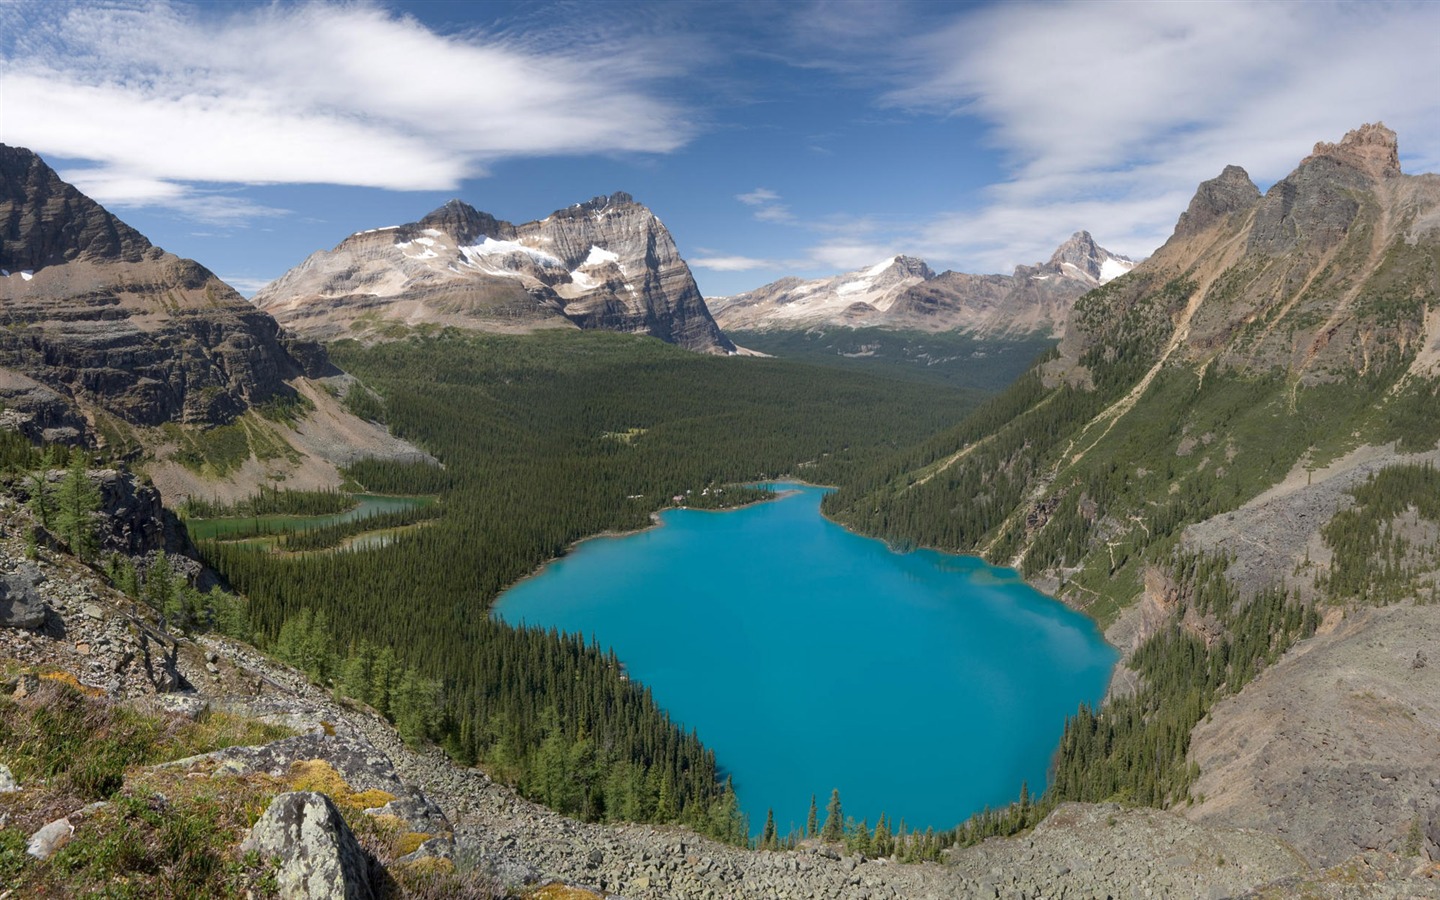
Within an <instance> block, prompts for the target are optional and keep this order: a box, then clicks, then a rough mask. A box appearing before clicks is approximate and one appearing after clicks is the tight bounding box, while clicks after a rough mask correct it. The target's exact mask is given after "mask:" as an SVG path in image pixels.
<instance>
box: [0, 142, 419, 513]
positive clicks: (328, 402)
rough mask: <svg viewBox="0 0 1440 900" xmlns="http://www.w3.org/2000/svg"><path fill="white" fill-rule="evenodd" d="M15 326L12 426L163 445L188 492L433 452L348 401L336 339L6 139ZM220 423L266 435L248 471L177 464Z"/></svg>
mask: <svg viewBox="0 0 1440 900" xmlns="http://www.w3.org/2000/svg"><path fill="white" fill-rule="evenodd" d="M0 325H3V326H4V327H3V328H0V428H5V429H7V430H12V431H18V432H21V433H23V434H25V435H26V436H27V437H29V438H31V439H32V440H47V441H52V442H65V443H80V444H85V445H92V446H93V445H96V444H104V445H109V446H110V449H111V451H112V452H113V453H122V452H133V451H135V450H137V449H138V450H139V451H141V452H148V453H149V454H150V455H151V457H152V459H151V461H150V468H151V469H152V474H153V476H154V477H155V479H156V480H157V481H159V482H163V484H164V486H165V488H166V493H167V495H169V496H170V497H171V498H172V499H173V500H177V501H178V500H179V499H181V498H182V497H184V496H185V495H187V494H191V493H202V494H204V495H206V496H231V495H238V496H245V495H248V494H249V493H250V492H252V491H253V490H254V489H255V487H256V486H257V485H259V484H263V483H273V482H274V481H277V480H281V479H284V480H287V481H288V482H289V484H290V485H291V486H293V487H297V488H307V487H308V488H320V487H334V486H336V485H338V484H339V483H340V476H339V474H338V472H337V471H336V467H337V466H338V465H343V464H345V463H348V462H351V461H353V459H354V458H356V457H357V456H359V455H369V456H377V457H387V458H398V459H429V457H428V456H427V455H426V454H424V453H422V452H420V451H419V450H417V449H416V448H414V447H413V446H411V445H409V444H407V443H405V442H403V441H399V440H397V439H395V438H393V437H391V436H390V435H389V434H388V432H386V430H385V429H384V428H383V427H381V426H378V425H375V424H373V423H367V422H362V421H360V420H359V419H357V418H356V417H354V416H353V415H350V414H349V413H348V412H346V411H345V410H344V408H343V406H342V405H341V404H340V402H339V401H338V400H337V399H336V397H335V396H334V395H335V394H341V393H343V390H344V389H345V388H347V387H348V383H349V382H350V381H353V379H348V378H347V377H346V376H344V375H343V373H341V372H340V371H339V370H338V369H336V368H335V367H334V366H333V365H332V364H331V363H330V361H329V359H328V358H327V356H326V354H325V351H324V350H323V349H322V348H321V347H319V346H318V345H315V344H311V343H308V342H306V341H301V340H297V339H295V338H294V337H292V336H290V335H288V334H287V333H285V332H284V331H283V330H282V329H281V328H280V326H279V324H278V323H277V322H276V321H275V320H274V319H273V318H271V317H270V316H269V315H267V314H265V313H264V312H261V311H260V310H257V309H255V308H254V307H253V306H252V305H251V304H250V303H249V302H247V301H246V300H245V298H244V297H242V296H240V294H239V293H237V292H236V291H235V290H234V289H233V288H231V287H230V286H229V285H227V284H225V283H224V282H223V281H221V280H220V279H219V278H217V277H215V275H214V274H212V273H211V272H210V271H209V270H208V269H206V268H204V267H203V266H201V265H200V264H198V263H196V262H194V261H192V260H188V259H181V258H179V257H177V256H175V255H174V254H171V253H167V252H165V251H164V250H161V249H160V248H159V247H156V246H154V245H152V244H151V243H150V241H149V240H147V239H146V238H145V236H144V235H142V234H140V233H139V232H138V231H136V230H135V229H133V228H131V227H130V226H128V225H126V224H125V223H124V222H122V221H120V220H119V219H118V218H116V217H115V216H113V215H112V214H110V213H109V212H108V211H106V210H105V209H104V208H103V207H102V206H100V205H99V204H98V203H96V202H95V201H93V200H91V199H90V198H89V197H86V196H85V195H84V194H82V193H81V192H80V191H78V190H76V189H75V188H74V187H73V186H71V185H69V184H66V183H65V182H64V181H63V180H62V179H61V178H60V176H59V175H58V174H56V172H55V171H54V170H53V169H51V168H50V167H49V166H48V165H46V164H45V162H44V161H43V160H41V159H40V157H38V156H36V155H35V154H34V153H32V152H30V151H29V150H25V149H23V148H19V147H7V146H4V145H0ZM322 383H323V384H328V385H329V386H330V388H332V389H326V388H325V387H322V386H321V385H322ZM275 410H280V411H282V413H283V414H281V415H274V414H271V415H269V416H266V415H261V414H260V413H261V411H270V412H272V413H273V412H274V411H275ZM242 420H243V422H242ZM177 426H179V427H180V430H179V431H177V430H175V429H176V427H177ZM216 426H234V427H237V428H243V429H244V431H245V433H246V434H247V435H248V436H251V437H254V438H255V441H253V442H252V453H251V458H250V459H249V460H247V461H246V462H245V463H243V464H242V465H241V466H240V467H239V469H238V471H235V472H231V473H228V477H223V475H222V477H219V478H218V479H217V473H215V472H209V473H204V472H197V471H195V470H194V467H193V466H190V467H187V466H185V465H183V464H181V463H180V462H177V461H176V460H175V458H174V457H175V455H176V453H177V451H178V450H179V449H180V447H179V446H178V445H177V443H176V440H177V435H182V434H187V433H188V434H191V435H193V434H197V433H203V432H205V431H206V430H207V429H210V428H213V427H216ZM186 429H189V430H188V431H186ZM317 431H324V432H326V433H327V434H329V435H330V437H323V436H320V435H317ZM201 440H202V442H203V440H204V439H203V438H202V439H201ZM256 443H258V444H261V445H264V447H263V448H262V449H256V448H255V444H256ZM217 480H218V482H219V483H218V484H217Z"/></svg>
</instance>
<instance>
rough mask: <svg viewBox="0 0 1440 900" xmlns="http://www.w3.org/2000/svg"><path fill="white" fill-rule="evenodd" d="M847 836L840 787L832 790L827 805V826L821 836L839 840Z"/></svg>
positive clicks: (828, 839)
mask: <svg viewBox="0 0 1440 900" xmlns="http://www.w3.org/2000/svg"><path fill="white" fill-rule="evenodd" d="M844 836H845V816H844V813H842V812H841V810H840V789H839V788H833V789H832V790H831V791H830V802H829V803H827V804H826V805H825V828H824V829H823V830H821V832H820V837H822V838H824V839H825V840H827V841H838V840H840V839H841V838H843V837H844Z"/></svg>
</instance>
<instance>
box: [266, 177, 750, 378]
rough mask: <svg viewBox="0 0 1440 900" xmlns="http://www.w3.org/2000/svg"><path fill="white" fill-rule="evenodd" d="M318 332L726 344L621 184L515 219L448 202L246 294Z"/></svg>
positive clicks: (362, 235) (652, 222)
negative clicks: (422, 328) (616, 335)
mask: <svg viewBox="0 0 1440 900" xmlns="http://www.w3.org/2000/svg"><path fill="white" fill-rule="evenodd" d="M254 303H255V304H256V305H257V306H259V307H260V308H262V309H265V310H267V311H269V312H271V313H272V314H273V315H275V316H276V317H277V318H278V319H279V320H280V321H281V322H282V323H283V324H285V325H286V326H287V327H288V328H291V329H292V330H294V331H296V332H298V333H301V334H304V335H307V336H311V337H315V338H318V339H321V340H328V339H332V338H336V337H341V336H361V337H363V336H367V335H370V336H378V335H379V334H380V333H393V326H395V325H397V324H400V325H407V326H414V325H448V326H455V327H460V328H471V329H476V330H481V331H528V330H533V329H536V328H553V327H573V326H578V327H580V328H598V329H603V330H608V331H623V332H631V333H638V334H648V335H651V336H653V337H658V338H660V339H661V340H665V341H670V342H671V343H675V344H679V345H680V346H682V347H686V348H688V349H692V350H699V351H703V352H711V353H728V352H733V351H734V349H735V347H734V345H733V344H731V343H730V341H729V340H728V339H727V338H726V337H725V335H724V334H723V333H721V331H720V329H719V328H718V327H717V326H716V325H715V322H714V320H713V319H711V317H710V314H709V312H708V311H707V310H706V309H705V304H704V301H703V300H702V299H701V297H700V291H699V289H698V288H697V287H696V286H695V280H694V278H693V277H692V276H691V274H690V269H689V267H688V266H687V265H686V264H685V261H684V260H683V259H681V258H680V254H679V252H678V251H677V250H676V248H675V242H674V240H673V239H672V238H671V237H670V233H669V232H668V231H667V230H666V229H665V226H664V225H663V224H661V222H660V220H659V219H658V218H656V216H655V214H654V213H652V212H651V211H650V210H649V209H647V208H646V207H645V206H643V205H641V204H640V203H637V202H636V201H635V199H634V198H633V197H631V196H630V195H629V194H626V193H623V192H616V193H613V194H609V195H602V196H598V197H595V198H593V199H591V200H587V201H585V202H584V203H577V204H575V205H574V206H571V207H568V208H566V209H562V210H557V211H556V212H554V213H552V214H550V215H549V216H547V217H546V218H544V219H541V220H539V221H534V222H527V223H524V224H521V225H514V224H511V223H510V222H506V221H503V220H501V219H497V218H495V217H494V216H492V215H490V214H488V213H484V212H480V211H478V210H476V209H475V208H474V207H472V206H470V205H469V204H467V203H465V202H463V201H461V200H451V201H449V202H448V203H446V204H445V205H443V206H441V207H440V208H439V209H437V210H435V211H433V212H431V213H429V214H428V215H426V216H425V217H424V218H422V219H421V220H420V221H418V222H412V223H409V224H407V225H399V226H394V227H390V228H378V229H370V230H367V231H360V232H357V233H355V234H352V235H351V236H350V237H348V238H346V239H345V240H344V241H342V242H341V243H340V244H339V245H337V246H336V247H335V248H334V249H332V250H329V251H319V252H317V253H314V254H312V255H311V256H310V258H308V259H306V260H305V261H304V262H302V263H301V264H300V265H299V266H296V267H295V268H294V269H291V270H290V271H289V272H287V273H285V275H283V276H281V277H280V278H279V279H277V280H276V281H274V282H272V283H270V284H269V285H267V286H266V287H265V288H264V289H262V290H261V291H260V292H259V293H257V294H256V295H255V298H254Z"/></svg>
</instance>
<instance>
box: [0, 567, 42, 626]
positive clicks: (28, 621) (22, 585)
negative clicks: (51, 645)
mask: <svg viewBox="0 0 1440 900" xmlns="http://www.w3.org/2000/svg"><path fill="white" fill-rule="evenodd" d="M42 580H44V576H43V575H41V574H40V570H39V569H37V568H36V567H35V566H33V565H31V564H30V563H21V564H20V565H19V566H18V567H17V568H16V570H15V571H14V572H10V573H0V628H39V627H40V626H41V625H44V624H45V617H46V616H47V615H48V614H49V611H50V609H49V607H48V606H46V605H45V599H44V598H43V597H41V596H40V592H39V591H37V590H36V589H35V586H36V585H38V584H39V583H40V582H41V581H42Z"/></svg>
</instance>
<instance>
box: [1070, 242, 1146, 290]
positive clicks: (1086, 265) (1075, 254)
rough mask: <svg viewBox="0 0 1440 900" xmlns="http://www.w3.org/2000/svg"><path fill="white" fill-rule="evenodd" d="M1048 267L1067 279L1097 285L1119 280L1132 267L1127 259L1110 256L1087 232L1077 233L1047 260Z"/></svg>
mask: <svg viewBox="0 0 1440 900" xmlns="http://www.w3.org/2000/svg"><path fill="white" fill-rule="evenodd" d="M1049 265H1051V266H1053V267H1055V268H1057V269H1059V270H1060V271H1061V272H1062V273H1063V274H1064V275H1066V276H1067V277H1069V278H1075V279H1077V280H1079V281H1084V282H1086V283H1088V284H1091V285H1101V284H1105V283H1106V282H1109V281H1111V280H1113V279H1116V278H1119V277H1120V276H1121V275H1124V274H1125V273H1126V272H1128V271H1130V270H1131V269H1132V268H1134V267H1135V262H1134V260H1132V259H1130V258H1129V257H1128V256H1121V255H1119V254H1118V253H1111V252H1110V251H1109V250H1106V249H1105V248H1104V247H1101V246H1100V245H1099V244H1097V243H1095V239H1094V238H1092V237H1091V236H1090V232H1088V231H1077V232H1075V233H1074V234H1072V235H1071V236H1070V239H1069V240H1067V241H1066V242H1065V243H1063V244H1061V245H1060V246H1059V247H1058V248H1057V249H1056V250H1055V253H1054V254H1053V255H1051V257H1050V262H1049Z"/></svg>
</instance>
